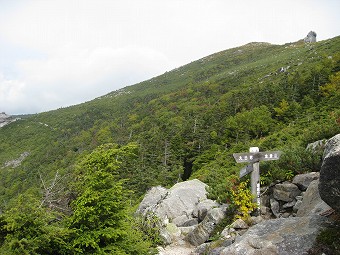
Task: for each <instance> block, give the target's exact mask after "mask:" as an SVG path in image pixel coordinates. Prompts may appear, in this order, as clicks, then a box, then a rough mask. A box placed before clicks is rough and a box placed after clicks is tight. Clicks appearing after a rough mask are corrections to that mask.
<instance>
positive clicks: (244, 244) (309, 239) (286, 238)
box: [209, 215, 330, 255]
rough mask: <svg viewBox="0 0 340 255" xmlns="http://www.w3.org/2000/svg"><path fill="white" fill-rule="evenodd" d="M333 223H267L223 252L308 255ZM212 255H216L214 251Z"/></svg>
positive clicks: (316, 220)
mask: <svg viewBox="0 0 340 255" xmlns="http://www.w3.org/2000/svg"><path fill="white" fill-rule="evenodd" d="M329 224H330V221H329V220H328V219H327V218H325V217H321V216H318V215H313V216H311V217H294V218H288V219H283V218H280V219H273V220H267V221H263V222H261V223H259V224H257V225H255V226H253V227H252V228H250V229H249V230H248V231H247V232H246V233H245V234H244V235H242V236H240V237H237V238H236V241H235V243H234V244H232V245H230V246H228V247H226V248H224V249H221V248H218V249H219V254H221V255H223V254H224V255H252V254H254V255H255V254H280V255H291V254H307V251H308V250H309V249H310V248H311V247H312V246H313V243H314V241H315V238H316V236H317V234H318V233H319V231H320V230H321V229H323V228H324V227H326V226H328V225H329ZM209 254H216V253H214V250H213V251H211V252H210V253H209Z"/></svg>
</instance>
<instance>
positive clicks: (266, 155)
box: [233, 147, 282, 208]
mask: <svg viewBox="0 0 340 255" xmlns="http://www.w3.org/2000/svg"><path fill="white" fill-rule="evenodd" d="M281 153H282V152H281V151H265V152H260V151H259V148H258V147H250V149H249V153H234V154H233V156H234V159H235V160H236V162H237V163H249V164H248V165H247V166H245V167H243V168H242V169H241V171H240V178H242V177H243V176H245V175H247V174H249V173H251V176H250V184H251V193H252V194H253V196H254V202H256V203H257V205H258V208H260V205H261V198H260V194H261V193H260V166H259V165H260V163H259V162H260V161H268V160H278V159H279V158H280V155H281Z"/></svg>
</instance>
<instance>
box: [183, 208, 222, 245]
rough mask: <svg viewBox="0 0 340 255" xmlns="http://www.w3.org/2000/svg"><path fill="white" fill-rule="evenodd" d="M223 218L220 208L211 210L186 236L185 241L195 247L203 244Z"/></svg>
mask: <svg viewBox="0 0 340 255" xmlns="http://www.w3.org/2000/svg"><path fill="white" fill-rule="evenodd" d="M224 217H225V213H224V211H223V209H222V208H213V209H211V210H210V211H209V212H208V214H207V216H206V217H205V218H204V220H203V221H202V222H201V223H200V224H198V226H197V227H196V228H195V229H194V230H193V231H192V232H190V233H189V234H188V235H187V237H186V240H187V241H188V242H189V243H191V244H192V245H195V246H197V245H200V244H202V243H204V242H205V241H207V240H208V239H209V237H210V234H211V233H212V232H213V231H214V229H215V227H216V225H217V224H218V223H220V222H221V220H223V219H224Z"/></svg>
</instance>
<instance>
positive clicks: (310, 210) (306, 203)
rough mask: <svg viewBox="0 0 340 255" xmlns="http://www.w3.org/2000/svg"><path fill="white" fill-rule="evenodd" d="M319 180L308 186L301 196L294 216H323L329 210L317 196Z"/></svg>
mask: <svg viewBox="0 0 340 255" xmlns="http://www.w3.org/2000/svg"><path fill="white" fill-rule="evenodd" d="M318 185H319V180H314V181H312V182H311V183H310V185H309V186H308V189H307V191H306V193H305V194H304V196H303V200H302V201H301V205H300V206H299V209H298V211H297V214H296V216H298V217H303V216H310V215H313V214H323V213H324V212H326V211H328V210H329V209H331V208H330V207H329V206H328V205H327V204H326V203H325V202H324V201H323V200H322V199H321V197H320V195H319V189H318Z"/></svg>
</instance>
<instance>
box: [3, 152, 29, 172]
mask: <svg viewBox="0 0 340 255" xmlns="http://www.w3.org/2000/svg"><path fill="white" fill-rule="evenodd" d="M29 155H30V153H29V152H27V151H25V152H23V153H21V155H20V157H19V158H17V159H13V160H10V161H7V162H5V165H4V167H12V168H16V167H18V166H20V165H21V162H22V161H24V159H25V158H27V157H28V156H29Z"/></svg>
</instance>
